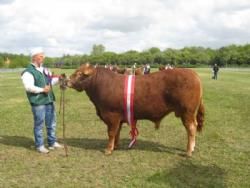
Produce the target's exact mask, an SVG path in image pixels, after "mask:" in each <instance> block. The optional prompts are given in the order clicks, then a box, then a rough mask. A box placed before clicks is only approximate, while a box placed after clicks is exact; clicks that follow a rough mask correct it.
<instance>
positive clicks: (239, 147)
mask: <svg viewBox="0 0 250 188" xmlns="http://www.w3.org/2000/svg"><path fill="white" fill-rule="evenodd" d="M195 70H196V71H197V72H198V74H199V75H200V76H201V79H202V82H203V88H204V103H205V107H206V118H205V127H204V130H203V132H202V133H201V134H198V135H197V143H196V144H197V146H196V151H195V152H194V154H193V157H192V158H186V157H185V156H183V154H185V149H186V142H187V139H186V132H185V129H184V127H183V125H182V124H181V121H180V120H179V119H177V118H175V117H174V115H173V114H170V115H169V116H167V117H166V118H165V119H164V121H163V122H162V124H161V127H160V129H159V130H158V131H155V130H154V125H153V124H152V123H151V122H149V121H139V126H138V128H139V131H140V135H139V137H138V143H137V145H136V146H135V147H134V149H131V150H128V149H127V146H128V143H129V141H130V140H129V139H130V137H129V127H128V126H127V125H124V126H123V129H122V132H121V145H120V148H119V150H116V151H114V152H113V154H112V155H111V156H105V155H104V152H103V151H104V148H105V147H106V143H107V133H106V125H104V123H103V122H101V121H100V120H99V118H98V117H97V116H96V114H95V109H94V106H93V104H92V103H91V102H90V101H89V100H88V97H87V96H86V95H85V93H78V92H76V91H75V90H70V89H68V90H67V91H66V93H65V97H66V117H65V122H66V137H67V139H66V141H67V144H68V148H69V156H68V157H65V156H64V150H56V151H52V152H50V153H49V154H48V155H44V154H39V153H37V152H36V151H35V148H34V141H33V120H32V114H31V109H30V106H29V104H28V101H27V99H26V95H25V92H24V88H23V85H22V83H21V80H20V73H0V165H1V166H0V187H98V188H99V187H129V188H130V187H143V188H147V187H148V188H151V187H180V188H185V187H215V188H217V187H240V188H242V187H250V69H221V70H220V72H219V79H218V80H217V81H215V80H212V79H211V70H210V69H195ZM54 71H55V72H56V73H61V72H64V71H65V70H59V69H57V70H54ZM67 72H68V73H71V72H72V70H67ZM54 90H55V94H56V96H57V112H58V109H59V98H60V91H59V88H58V86H57V87H55V88H54ZM57 118H58V122H57V123H58V129H57V136H58V139H59V141H61V142H62V133H63V131H62V130H63V129H62V125H61V116H60V115H58V116H57Z"/></svg>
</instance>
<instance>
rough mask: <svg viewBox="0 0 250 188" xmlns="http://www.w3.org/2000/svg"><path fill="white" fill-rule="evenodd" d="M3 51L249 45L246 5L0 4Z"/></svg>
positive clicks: (153, 0) (130, 0) (160, 0)
mask: <svg viewBox="0 0 250 188" xmlns="http://www.w3.org/2000/svg"><path fill="white" fill-rule="evenodd" d="M0 28H1V29H0V36H1V42H0V52H13V53H25V54H28V53H29V49H30V48H32V47H34V46H42V47H44V48H45V49H46V53H47V54H48V55H49V56H61V55H63V54H67V53H69V54H80V53H89V52H90V51H91V50H92V46H93V44H103V45H104V46H105V47H106V50H108V51H114V52H123V51H127V50H139V51H142V50H144V49H147V48H150V47H153V46H154V47H160V48H161V49H165V48H182V47H184V46H194V45H195V46H204V47H212V48H217V47H221V46H224V45H228V44H231V43H236V44H245V43H249V42H250V41H249V40H250V32H249V31H248V30H249V28H250V2H249V1H248V0H209V1H208V0H207V1H200V0H189V1H186V0H167V1H166V0H126V1H124V0H123V1H122V0H105V1H103V0H96V1H92V0H84V1H82V0H73V1H70V0H60V1H57V0H0Z"/></svg>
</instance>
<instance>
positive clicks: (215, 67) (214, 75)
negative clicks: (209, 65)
mask: <svg viewBox="0 0 250 188" xmlns="http://www.w3.org/2000/svg"><path fill="white" fill-rule="evenodd" d="M218 72H219V67H218V65H217V64H214V66H213V77H212V78H213V79H215V80H217V75H218Z"/></svg>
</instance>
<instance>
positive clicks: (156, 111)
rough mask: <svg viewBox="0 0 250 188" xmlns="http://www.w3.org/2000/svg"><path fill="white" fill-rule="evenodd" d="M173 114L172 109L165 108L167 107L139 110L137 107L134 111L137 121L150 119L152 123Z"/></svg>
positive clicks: (150, 107)
mask: <svg viewBox="0 0 250 188" xmlns="http://www.w3.org/2000/svg"><path fill="white" fill-rule="evenodd" d="M170 112H171V109H169V108H167V107H165V106H158V107H155V108H154V107H152V106H149V107H144V108H140V109H137V108H136V107H135V110H134V118H135V119H148V120H152V121H157V120H161V119H162V118H163V117H164V116H166V115H167V114H169V113H170Z"/></svg>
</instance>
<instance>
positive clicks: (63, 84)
mask: <svg viewBox="0 0 250 188" xmlns="http://www.w3.org/2000/svg"><path fill="white" fill-rule="evenodd" d="M61 76H62V77H61V78H60V79H59V84H60V89H61V96H60V109H59V114H60V112H61V108H62V125H63V146H64V151H65V156H66V157H68V147H67V143H66V133H65V132H66V125H65V123H64V116H65V90H66V87H67V83H66V75H65V74H62V75H61Z"/></svg>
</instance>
